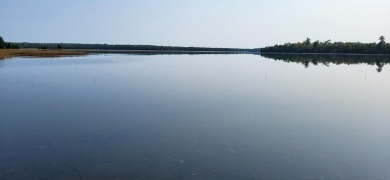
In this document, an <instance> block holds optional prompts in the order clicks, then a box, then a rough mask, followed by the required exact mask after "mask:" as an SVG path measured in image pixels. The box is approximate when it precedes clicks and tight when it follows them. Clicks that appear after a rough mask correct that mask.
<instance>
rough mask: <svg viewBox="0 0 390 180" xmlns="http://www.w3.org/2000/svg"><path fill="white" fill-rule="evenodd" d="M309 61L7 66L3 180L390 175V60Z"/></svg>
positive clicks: (94, 59) (132, 59)
mask: <svg viewBox="0 0 390 180" xmlns="http://www.w3.org/2000/svg"><path fill="white" fill-rule="evenodd" d="M271 58H272V57H271ZM276 59H277V58H276ZM334 61H335V62H337V60H334ZM296 62H297V63H296ZM306 64H307V63H302V61H291V60H288V61H275V60H273V59H267V58H265V57H261V56H257V55H195V56H193V55H156V56H144V55H120V54H116V55H91V56H86V57H63V58H14V59H9V60H3V61H0V112H1V117H0V179H83V180H85V179H390V141H389V140H388V137H390V111H389V109H388V107H390V93H388V92H390V84H389V79H390V69H389V67H388V66H382V67H381V71H380V73H378V71H377V69H378V67H377V66H376V64H375V63H368V64H343V63H337V65H336V64H334V63H329V64H328V63H325V64H322V63H315V65H310V66H306ZM371 64H372V65H371ZM305 67H308V68H305Z"/></svg>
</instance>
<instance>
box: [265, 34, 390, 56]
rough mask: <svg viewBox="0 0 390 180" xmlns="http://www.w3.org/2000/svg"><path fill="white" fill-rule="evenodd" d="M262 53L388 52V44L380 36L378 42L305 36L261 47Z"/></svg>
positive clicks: (389, 49)
mask: <svg viewBox="0 0 390 180" xmlns="http://www.w3.org/2000/svg"><path fill="white" fill-rule="evenodd" d="M261 52H262V53H356V54H390V44H389V43H386V42H385V37H384V36H380V37H379V42H378V43H361V42H331V40H327V41H324V42H320V41H318V40H317V41H314V42H312V41H311V39H310V38H306V40H305V41H303V42H297V43H285V44H283V45H275V46H269V47H264V48H261Z"/></svg>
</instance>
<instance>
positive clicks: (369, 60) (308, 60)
mask: <svg viewBox="0 0 390 180" xmlns="http://www.w3.org/2000/svg"><path fill="white" fill-rule="evenodd" d="M261 56H263V57H265V58H269V59H274V60H277V61H279V60H281V61H284V62H288V63H289V62H295V63H300V64H302V65H303V66H304V67H305V68H308V67H309V66H310V64H312V65H314V66H317V65H318V64H323V65H325V66H329V64H336V65H339V64H348V65H353V64H367V65H376V66H377V69H376V70H377V71H378V73H380V72H382V69H383V67H384V66H385V65H386V64H390V56H387V55H335V54H334V55H325V54H261Z"/></svg>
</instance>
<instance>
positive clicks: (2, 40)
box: [0, 36, 5, 49]
mask: <svg viewBox="0 0 390 180" xmlns="http://www.w3.org/2000/svg"><path fill="white" fill-rule="evenodd" d="M4 47H5V42H4V39H3V38H2V37H1V36H0V49H4Z"/></svg>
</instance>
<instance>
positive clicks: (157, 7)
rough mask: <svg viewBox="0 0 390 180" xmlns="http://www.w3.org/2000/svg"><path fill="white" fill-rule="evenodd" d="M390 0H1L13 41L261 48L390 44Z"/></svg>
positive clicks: (3, 24) (5, 29) (3, 27)
mask: <svg viewBox="0 0 390 180" xmlns="http://www.w3.org/2000/svg"><path fill="white" fill-rule="evenodd" d="M389 20H390V0H326V1H325V0H272V1H271V0H267V1H266V0H0V36H2V37H3V38H4V40H5V41H8V42H53V43H60V42H63V43H102V44H103V43H107V44H150V45H169V46H206V47H237V48H258V47H264V46H271V45H275V44H283V43H286V42H298V41H303V40H304V39H306V37H309V38H311V39H312V40H320V41H326V40H328V39H331V40H332V41H348V42H358V41H359V42H377V41H378V38H379V36H381V35H383V36H385V37H388V38H389V41H390V23H389Z"/></svg>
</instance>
